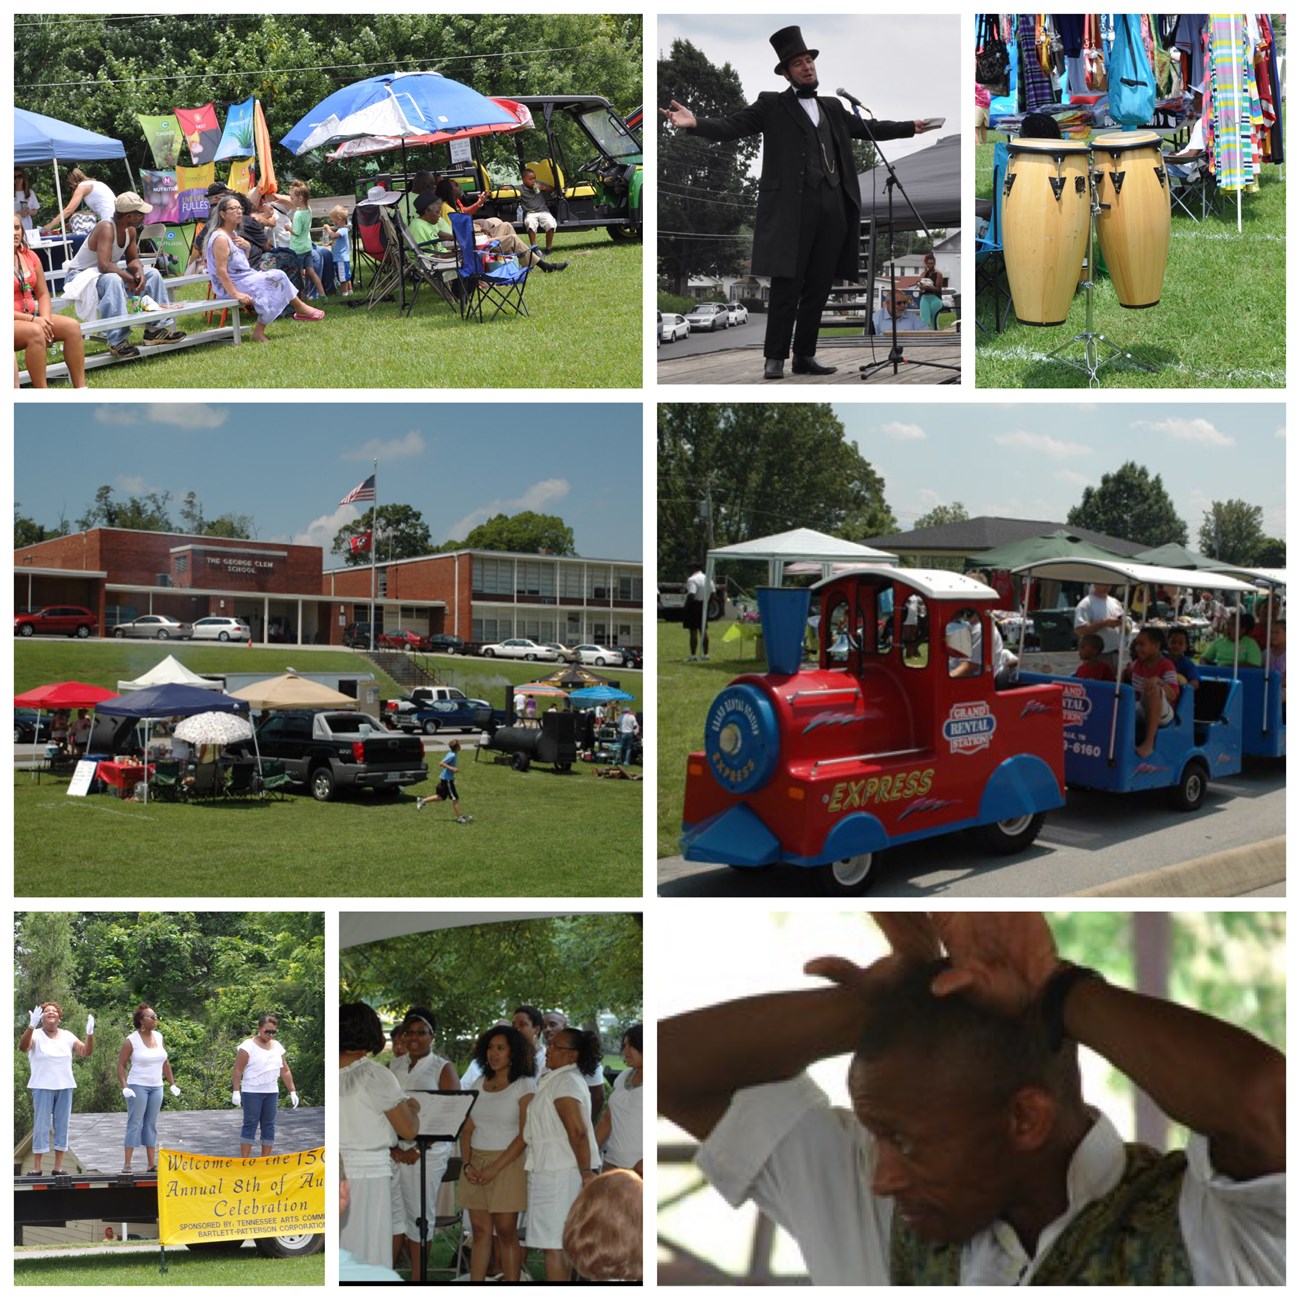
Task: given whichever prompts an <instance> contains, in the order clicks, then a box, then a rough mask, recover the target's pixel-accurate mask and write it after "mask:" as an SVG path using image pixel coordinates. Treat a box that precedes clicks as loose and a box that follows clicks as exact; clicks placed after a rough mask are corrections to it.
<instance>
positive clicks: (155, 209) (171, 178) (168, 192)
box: [140, 167, 181, 222]
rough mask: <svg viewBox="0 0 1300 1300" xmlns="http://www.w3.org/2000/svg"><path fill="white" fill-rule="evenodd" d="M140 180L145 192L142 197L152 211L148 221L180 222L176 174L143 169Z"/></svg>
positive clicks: (141, 169)
mask: <svg viewBox="0 0 1300 1300" xmlns="http://www.w3.org/2000/svg"><path fill="white" fill-rule="evenodd" d="M140 179H141V182H142V188H143V190H144V193H143V194H141V196H140V197H141V198H142V199H144V201H145V202H146V203H147V204H149V206H150V209H151V210H150V212H149V216H148V217H147V218H146V220H147V221H150V222H153V221H166V222H175V221H179V220H180V219H181V212H180V203H179V202H178V197H177V191H176V173H175V172H174V171H168V172H157V171H150V170H149V169H148V168H146V167H141V168H140Z"/></svg>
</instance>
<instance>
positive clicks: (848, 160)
mask: <svg viewBox="0 0 1300 1300" xmlns="http://www.w3.org/2000/svg"><path fill="white" fill-rule="evenodd" d="M771 42H772V48H773V49H774V50H775V51H776V55H777V60H778V61H777V65H776V69H775V71H776V74H777V76H780V77H784V78H785V79H786V81H787V82H789V86H788V88H787V89H786V90H785V91H783V92H779V93H778V92H776V91H763V92H762V93H761V94H760V95H759V97H758V99H757V100H756V101H755V102H754V103H753V104H751V105H750V106H749V107H748V108H743V109H741V110H740V112H738V113H732V114H731V115H730V116H729V117H705V118H696V116H695V114H694V113H692V112H691V110H690V109H689V108H684V107H683V106H682V105H681V104H679V103H678V102H677V101H676V100H673V101H672V104H671V108H665V109H660V110H659V111H660V112H661V113H662V114H663V115H664V117H665V118H667V120H668V121H669V123H670V124H671V125H673V126H675V127H679V128H680V129H682V130H685V131H695V132H696V133H697V134H699V135H701V136H703V137H704V138H705V139H706V140H718V141H726V140H738V139H740V138H741V137H742V136H747V135H758V134H760V133H761V134H762V136H763V174H762V177H761V179H760V180H759V194H758V211H757V214H756V216H755V219H754V252H753V260H752V267H751V270H752V273H753V274H754V275H767V276H771V278H772V293H771V299H770V301H769V304H768V316H767V334H766V338H765V341H764V345H763V355H764V357H765V364H764V367H763V378H764V379H781V378H782V377H783V375H784V370H785V358H786V357H788V356H789V355H790V346H791V343H790V339H791V333H792V332H793V335H794V361H793V363H792V364H791V367H790V369H791V371H792V372H793V373H794V374H797V375H828V374H831V373H832V372H833V371H834V370H835V367H834V366H823V365H821V364H820V363H819V362H818V361H817V359H816V356H815V355H814V354H815V353H816V351H817V331H818V329H819V328H820V326H821V317H822V309H823V308H824V307H825V305H826V299H827V298H828V297H829V296H830V290H831V285H832V283H833V282H834V281H835V279H836V278H839V279H842V280H850V281H853V282H855V283H856V282H857V280H858V277H859V269H858V224H859V221H860V218H861V207H862V203H861V197H860V194H859V191H858V173H857V166H856V164H855V163H854V161H853V150H852V145H851V143H850V141H851V139H853V138H856V139H859V140H896V139H899V138H910V137H911V136H913V135H916V134H918V133H919V132H921V131H926V130H930V129H932V128H931V127H930V126H927V124H926V123H925V122H924V121H920V120H917V121H914V122H878V121H875V120H871V121H864V120H863V119H861V118H859V117H856V116H854V115H853V114H851V113H849V111H848V110H847V109H846V108H845V107H844V105H843V104H841V103H840V101H839V100H838V99H835V98H831V97H819V96H818V94H817V84H818V83H817V66H816V60H817V57H818V55H819V53H820V51H818V50H810V49H809V48H808V46H807V45H806V44H805V42H804V39H803V35H802V33H801V32H800V30H799V28H798V27H783V28H782V29H781V30H780V31H779V32H777V33H776V34H775V35H773V36H772V37H771Z"/></svg>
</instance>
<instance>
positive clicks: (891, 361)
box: [853, 104, 961, 384]
mask: <svg viewBox="0 0 1300 1300" xmlns="http://www.w3.org/2000/svg"><path fill="white" fill-rule="evenodd" d="M853 112H854V114H855V115H856V117H857V119H858V121H859V122H862V121H865V120H866V119H865V118H863V116H862V110H861V109H860V108H859V107H858V106H857V105H856V104H854V105H853ZM871 143H872V145H873V146H874V148H875V151H876V156H877V157H878V158H879V159H880V161H881V162H882V163H884V164H885V170H886V171H887V172H888V173H889V179H888V180H887V181H886V182H885V195H886V198H887V200H888V203H889V227H888V228H889V240H890V244H891V245H892V244H893V239H894V189H895V187H897V189H898V192H899V193H900V194H901V195H902V196H903V200H904V202H906V204H907V206H908V207H909V208H911V210H912V215H913V216H914V217H915V218H916V225H915V226H913V227H912V229H913V230H924V231H925V233H926V234H927V235H929V236H930V241H931V243H933V242H934V236H933V235H930V227H929V226H927V225H926V224H925V222H924V221H922V220H921V214H920V213H919V212H918V211H917V210H916V205H915V204H914V203H913V202H912V200H911V199H910V198H909V197H908V194H907V190H906V189H905V188H904V187H903V182H902V181H900V180H899V179H898V173H897V172H896V171H895V170H894V164H893V163H891V162H890V161H889V159H888V158H886V157H885V154H884V151H883V150H882V149H881V147H880V144H879V142H878V141H876V140H872V142H871ZM872 226H873V227H874V226H875V218H874V217H872ZM868 270H869V271H870V273H871V285H872V289H873V290H874V288H875V283H876V274H875V272H876V268H875V266H874V264H873V265H872V266H871V267H869V268H868ZM897 274H898V267H897V265H896V264H895V262H894V258H893V252H892V248H891V252H890V258H889V301H890V304H891V305H892V304H893V301H894V286H895V280H896V277H897ZM871 297H872V295H871V293H868V295H867V302H868V303H870V301H871ZM889 326H890V334H891V336H892V337H891V347H890V349H889V356H888V357H887V358H886V359H885V360H884V361H872V362H870V363H868V364H867V365H864V366H859V367H858V371H859V374H860V375H861V377H862V378H863V379H869V378H870V377H871V376H872V375H873V374H875V372H876V371H878V370H883V369H884V368H885V367H886V366H891V365H892V366H893V367H894V374H895V375H897V374H898V367H899V365H900V364H901V363H904V362H905V363H906V364H908V365H911V366H927V367H929V369H931V370H950V371H952V372H953V377H952V378H951V379H945V380H943V382H944V383H945V384H957V383H960V382H961V367H960V366H948V365H942V364H940V363H939V362H937V361H913V360H912V359H911V358H910V357H905V356H904V355H903V349H902V348H901V347H900V346H899V343H898V317H897V316H892V315H891V316H890V318H889Z"/></svg>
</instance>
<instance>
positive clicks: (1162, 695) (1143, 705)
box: [1124, 627, 1179, 758]
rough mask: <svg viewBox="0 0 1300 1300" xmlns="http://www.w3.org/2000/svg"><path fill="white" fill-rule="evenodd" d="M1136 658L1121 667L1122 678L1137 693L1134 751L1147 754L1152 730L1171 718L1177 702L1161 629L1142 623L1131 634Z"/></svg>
mask: <svg viewBox="0 0 1300 1300" xmlns="http://www.w3.org/2000/svg"><path fill="white" fill-rule="evenodd" d="M1133 649H1134V650H1135V651H1136V653H1137V658H1136V659H1134V660H1133V662H1132V663H1130V664H1129V665H1128V666H1127V667H1126V668H1125V669H1124V680H1125V681H1129V682H1132V683H1133V689H1134V690H1135V691H1136V692H1137V694H1138V702H1137V713H1138V729H1139V731H1140V732H1141V733H1142V738H1141V740H1139V741H1138V747H1137V752H1138V754H1139V756H1140V757H1142V758H1149V757H1150V756H1151V751H1152V750H1153V749H1155V747H1156V732H1157V731H1158V730H1159V729H1160V728H1161V727H1167V726H1168V725H1169V724H1170V723H1171V722H1172V721H1173V720H1174V705H1175V704H1176V703H1177V702H1178V692H1179V686H1178V674H1177V673H1176V672H1174V666H1173V664H1172V663H1170V662H1169V660H1168V659H1167V658H1166V657H1165V637H1164V633H1163V632H1162V631H1161V630H1160V629H1159V628H1155V627H1144V628H1143V629H1142V630H1141V631H1140V632H1139V633H1138V634H1137V636H1135V637H1134V638H1133Z"/></svg>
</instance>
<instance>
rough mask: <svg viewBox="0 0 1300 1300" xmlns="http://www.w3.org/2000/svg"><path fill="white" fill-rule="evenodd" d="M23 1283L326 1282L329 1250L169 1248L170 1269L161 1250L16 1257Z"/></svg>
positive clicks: (16, 1268)
mask: <svg viewBox="0 0 1300 1300" xmlns="http://www.w3.org/2000/svg"><path fill="white" fill-rule="evenodd" d="M14 1282H15V1284H16V1285H18V1286H69V1287H71V1286H222V1287H227V1288H229V1289H235V1288H239V1287H246V1286H254V1287H257V1286H267V1287H282V1286H324V1285H325V1255H324V1252H321V1253H319V1254H316V1255H306V1256H304V1257H303V1258H301V1259H267V1258H266V1257H265V1256H263V1255H259V1254H258V1253H257V1252H256V1251H255V1250H253V1249H252V1248H251V1247H249V1248H248V1249H246V1250H241V1251H239V1252H237V1253H235V1254H230V1255H203V1254H192V1253H191V1252H189V1251H187V1250H185V1249H183V1248H173V1249H171V1250H168V1252H167V1272H166V1273H163V1272H160V1271H159V1267H158V1252H157V1251H148V1252H146V1251H141V1252H139V1253H135V1252H131V1253H126V1252H120V1251H116V1250H112V1249H109V1250H104V1251H102V1252H96V1255H95V1258H93V1259H85V1258H66V1259H24V1258H23V1257H22V1256H21V1255H18V1256H16V1257H15V1260H14Z"/></svg>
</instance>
